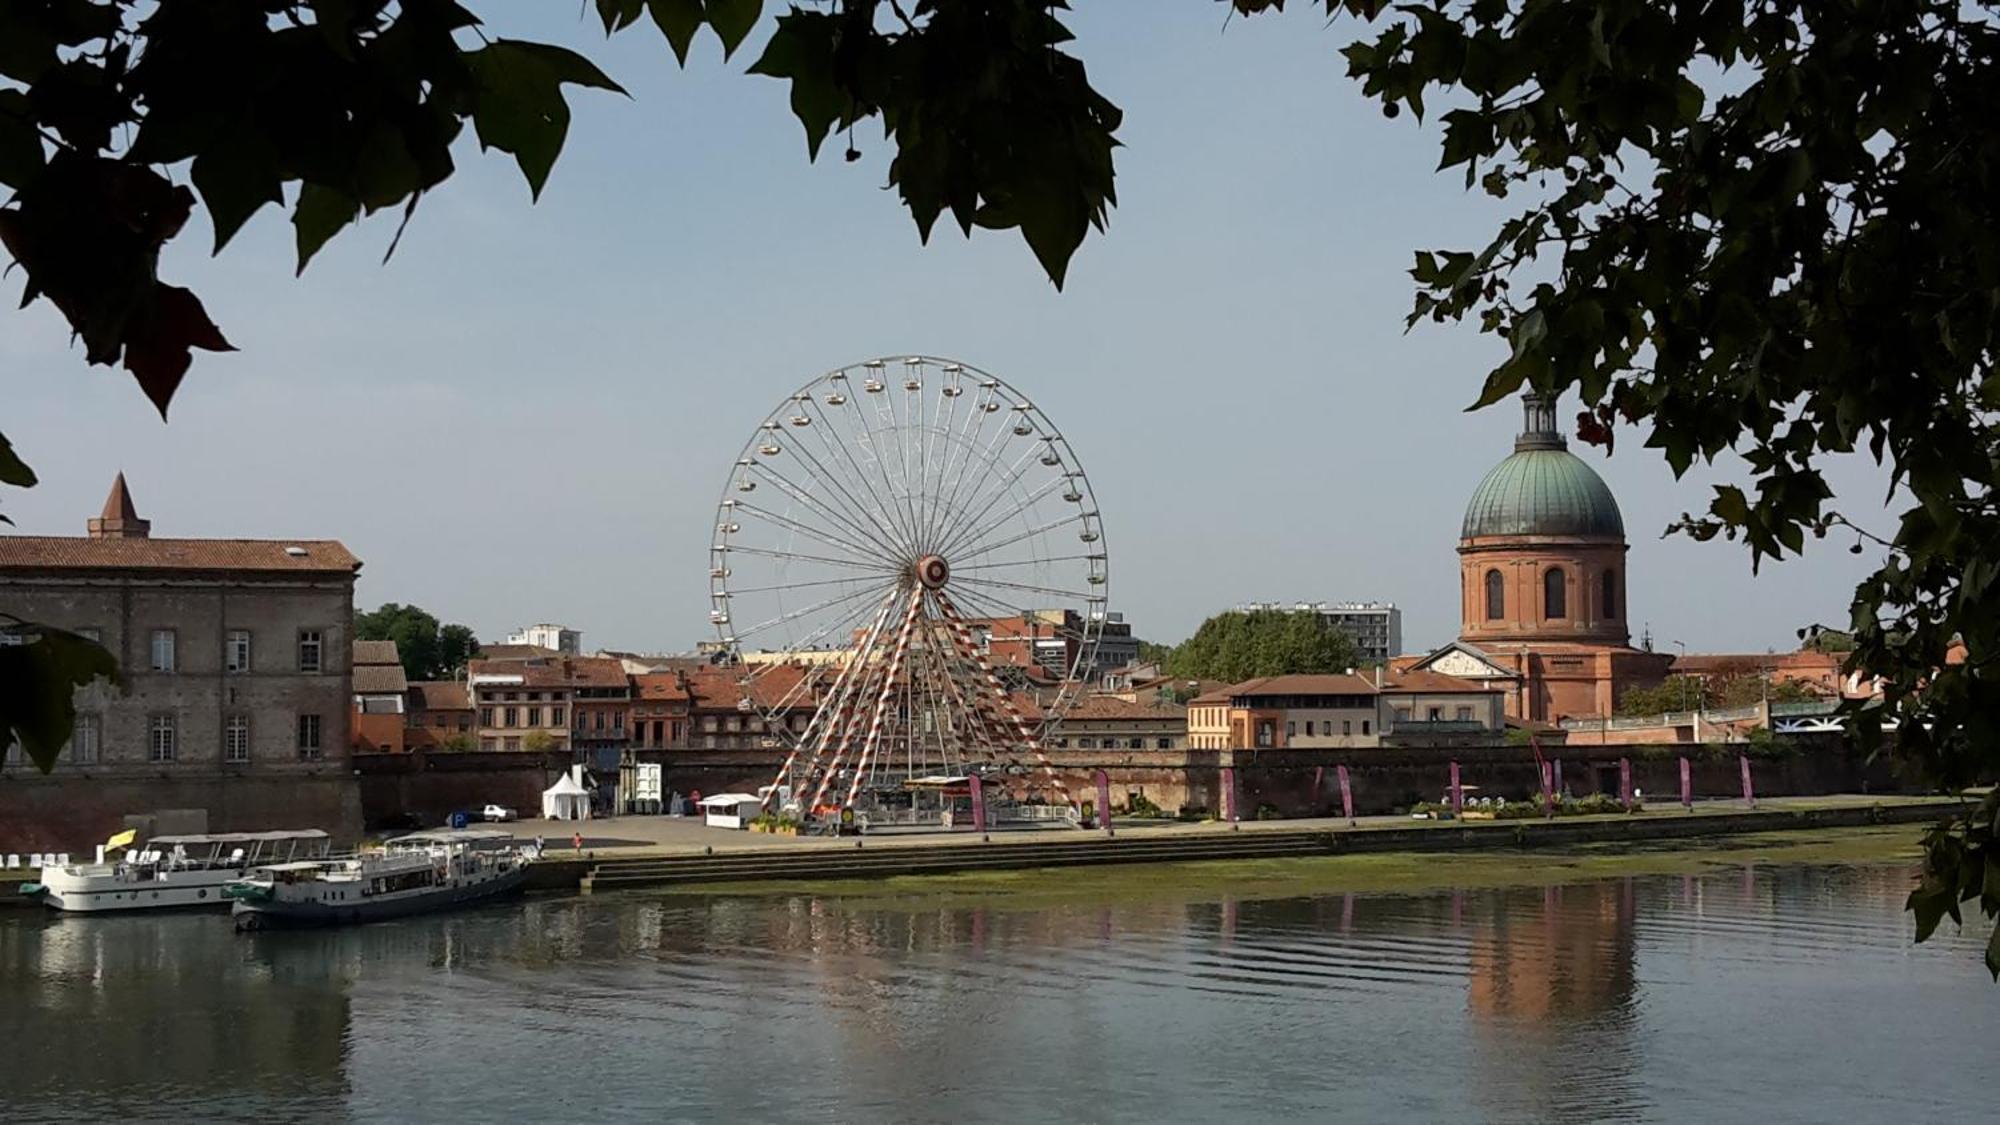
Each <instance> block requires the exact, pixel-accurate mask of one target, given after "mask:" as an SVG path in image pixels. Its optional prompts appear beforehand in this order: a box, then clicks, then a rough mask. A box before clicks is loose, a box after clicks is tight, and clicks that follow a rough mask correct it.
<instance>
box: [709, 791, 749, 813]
mask: <svg viewBox="0 0 2000 1125" xmlns="http://www.w3.org/2000/svg"><path fill="white" fill-rule="evenodd" d="M757 801H758V797H757V795H756V794H755V793H717V794H716V795H715V796H713V797H703V798H702V799H701V800H699V801H696V802H695V804H696V805H697V806H699V807H701V808H704V809H709V808H717V807H720V806H723V805H753V804H756V803H757Z"/></svg>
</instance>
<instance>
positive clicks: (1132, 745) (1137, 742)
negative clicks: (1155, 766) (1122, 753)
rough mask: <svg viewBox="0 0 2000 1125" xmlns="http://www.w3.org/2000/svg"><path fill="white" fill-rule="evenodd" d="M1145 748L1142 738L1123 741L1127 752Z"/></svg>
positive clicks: (1144, 741)
mask: <svg viewBox="0 0 2000 1125" xmlns="http://www.w3.org/2000/svg"><path fill="white" fill-rule="evenodd" d="M1145 748H1146V740H1145V739H1143V738H1128V739H1126V740H1125V749H1127V750H1144V749H1145Z"/></svg>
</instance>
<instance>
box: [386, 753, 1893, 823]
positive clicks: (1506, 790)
mask: <svg viewBox="0 0 2000 1125" xmlns="http://www.w3.org/2000/svg"><path fill="white" fill-rule="evenodd" d="M1787 745H1793V746H1796V749H1795V750H1793V752H1790V753H1786V754H1783V755H1781V756H1778V757H1771V758H1759V759H1754V760H1753V761H1752V764H1751V768H1752V773H1753V775H1754V776H1755V779H1756V785H1757V792H1758V793H1759V794H1760V795H1763V796H1788V795H1789V796H1809V795H1814V794H1821V793H1855V792H1876V793H1893V792H1898V791H1900V789H1901V787H1900V786H1899V785H1898V783H1897V779H1896V778H1895V776H1894V775H1893V774H1892V773H1891V772H1890V771H1889V770H1888V768H1887V767H1886V766H1883V765H1881V764H1879V763H1878V764H1874V765H1871V764H1869V763H1868V762H1867V761H1866V760H1865V758H1864V757H1863V756H1862V755H1859V754H1856V753H1855V752H1853V751H1852V750H1851V749H1849V748H1848V747H1847V746H1846V745H1845V743H1844V742H1843V741H1842V740H1841V739H1839V738H1838V737H1829V738H1826V739H1824V740H1819V741H1812V740H1804V739H1801V740H1797V741H1796V742H1795V743H1789V744H1787ZM1738 749H1740V747H1736V746H1726V747H1712V748H1705V747H1700V746H1684V747H1683V746H1675V747H1660V746H1623V747H1621V746H1609V747H1596V746H1592V747H1573V746H1572V747H1564V748H1560V749H1557V748H1551V750H1550V751H1549V752H1548V756H1549V757H1550V758H1551V759H1555V758H1560V759H1561V760H1562V762H1563V788H1564V789H1565V790H1567V791H1568V792H1570V793H1572V794H1576V795H1582V794H1586V793H1595V792H1614V791H1615V790H1616V787H1617V781H1618V760H1619V759H1620V758H1621V757H1627V758H1630V759H1631V761H1632V777H1633V784H1634V785H1635V786H1636V787H1637V788H1639V789H1640V790H1642V791H1643V792H1645V793H1646V794H1648V795H1649V797H1650V798H1651V799H1653V800H1654V802H1655V803H1659V802H1662V801H1672V800H1676V799H1678V796H1679V793H1680V761H1679V759H1680V756H1681V755H1682V754H1683V753H1685V754H1686V755H1687V756H1688V757H1689V758H1690V760H1691V761H1692V763H1693V772H1694V791H1695V795H1696V796H1697V797H1731V796H1735V795H1737V794H1739V793H1740V792H1741V791H1742V781H1741V777H1740V775H1739V773H1738V766H1737V760H1736V751H1737V750H1738ZM640 756H641V758H643V759H645V760H654V761H659V762H661V763H663V764H664V765H665V767H666V769H665V771H664V774H663V785H664V786H665V788H666V789H667V790H668V791H670V792H678V793H680V794H683V795H686V794H688V793H692V792H700V793H711V794H712V793H727V792H755V791H756V790H757V788H758V787H759V786H761V785H767V784H769V783H770V781H771V778H772V777H773V776H774V775H775V774H776V773H777V770H778V765H779V763H780V762H781V761H782V756H781V755H779V754H776V753H773V752H771V751H768V750H678V751H676V750H668V751H657V752H653V751H648V752H643V753H642V754H641V755H640ZM1054 760H1055V763H1056V767H1057V770H1058V773H1059V774H1060V776H1061V777H1062V778H1063V781H1064V783H1065V784H1067V785H1068V786H1069V787H1070V790H1071V792H1072V793H1073V794H1075V795H1077V796H1079V797H1088V796H1090V794H1091V793H1092V792H1093V791H1094V787H1095V785H1096V781H1095V776H1096V772H1097V771H1098V770H1099V769H1103V770H1105V771H1106V772H1107V773H1108V774H1109V775H1110V777H1111V800H1112V803H1113V804H1114V805H1116V806H1123V805H1124V804H1125V803H1126V801H1127V800H1128V796H1129V794H1132V793H1144V794H1145V795H1146V797H1147V799H1148V800H1150V801H1152V802H1153V803H1154V804H1156V805H1159V806H1160V807H1161V808H1163V809H1165V810H1167V811H1168V812H1173V811H1176V810H1179V809H1183V808H1185V809H1198V810H1205V811H1209V812H1219V811H1220V810H1221V808H1222V769H1223V767H1225V766H1233V767H1234V769H1235V770H1236V777H1237V785H1238V788H1239V792H1240V794H1241V805H1240V806H1239V809H1238V812H1239V814H1240V815H1241V816H1243V817H1245V818H1248V817H1250V816H1253V815H1254V814H1255V812H1256V810H1257V808H1258V807H1259V806H1260V805H1267V804H1268V805H1270V806H1272V807H1273V808H1274V809H1276V810H1277V811H1278V812H1279V813H1281V814H1283V815H1285V816H1313V815H1317V816H1326V815H1331V814H1333V813H1335V812H1337V811H1338V809H1339V805H1340V790H1339V786H1338V783H1337V781H1336V774H1335V767H1336V766H1338V765H1346V766H1347V768H1348V772H1349V779H1350V782H1351V784H1352V786H1353V789H1354V804H1355V811H1356V812H1358V813H1362V814H1369V813H1386V812H1390V811H1392V810H1395V809H1398V808H1403V807H1407V806H1408V805H1409V804H1411V803H1412V802H1414V801H1433V800H1437V799H1439V797H1440V796H1442V794H1443V793H1444V789H1445V786H1446V783H1447V778H1448V776H1449V771H1450V763H1451V762H1453V761H1457V762H1458V763H1459V769H1460V776H1461V779H1462V780H1463V782H1464V784H1466V785H1469V786H1477V787H1478V793H1479V795H1481V796H1496V797H1506V798H1507V799H1508V800H1518V799H1523V798H1526V797H1529V796H1530V795H1532V794H1533V793H1534V792H1536V789H1537V786H1538V782H1537V780H1536V777H1537V775H1536V768H1535V759H1534V756H1533V754H1532V752H1530V751H1529V750H1528V749H1527V748H1525V747H1514V746H1505V747H1500V746H1488V747H1461V748H1453V749H1431V748H1426V749H1382V750H1264V751H1258V752H1255V753H1253V752H1251V751H1247V750H1243V751H1216V750H1162V751H1129V752H1124V751H1104V752H1096V753H1092V752H1089V751H1082V752H1077V751H1069V752H1063V753H1059V754H1058V755H1057V756H1056V757H1055V759H1054ZM568 763H569V757H568V755H567V754H564V753H551V754H547V755H535V754H524V753H505V752H472V753H450V752H444V751H417V752H414V753H408V754H394V755H387V754H383V755H377V754H360V755H356V757H355V766H356V770H357V772H358V774H359V775H360V776H359V779H358V780H359V787H360V793H361V803H362V806H363V809H364V810H365V814H366V818H367V821H368V823H369V825H370V826H378V825H384V824H389V823H393V822H394V821H395V820H396V819H397V818H400V817H404V816H415V817H417V818H418V819H420V820H422V821H423V822H424V823H426V824H431V823H436V822H437V821H438V820H439V819H440V818H442V817H443V816H444V815H445V814H447V813H449V812H451V811H453V810H455V809H476V808H478V807H480V806H482V805H485V804H487V803H489V802H492V803H497V804H503V805H507V806H509V807H511V808H515V809H519V810H521V811H522V812H523V813H526V814H529V815H532V814H533V813H534V811H535V810H537V809H539V807H540V804H541V792H542V790H543V789H545V788H547V787H548V786H549V785H550V784H551V783H552V782H553V781H554V780H555V778H556V776H557V774H558V773H560V772H561V771H562V770H563V769H564V768H566V767H567V765H568ZM1042 776H1043V775H1042V774H1041V773H1040V772H1039V771H1033V772H1031V774H1030V776H1029V777H1028V778H1025V779H1023V780H1024V781H1028V782H1034V783H1037V784H1044V783H1043V782H1042Z"/></svg>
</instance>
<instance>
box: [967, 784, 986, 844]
mask: <svg viewBox="0 0 2000 1125" xmlns="http://www.w3.org/2000/svg"><path fill="white" fill-rule="evenodd" d="M966 780H968V781H969V782H971V784H972V830H973V831H974V832H977V833H979V834H980V835H981V836H984V835H986V786H985V785H983V784H982V783H981V782H980V780H979V775H978V774H976V773H975V774H973V775H972V776H971V777H970V778H967V779H966Z"/></svg>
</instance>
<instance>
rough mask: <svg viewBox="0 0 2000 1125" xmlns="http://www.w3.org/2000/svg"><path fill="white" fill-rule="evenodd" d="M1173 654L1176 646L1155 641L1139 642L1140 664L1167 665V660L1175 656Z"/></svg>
mask: <svg viewBox="0 0 2000 1125" xmlns="http://www.w3.org/2000/svg"><path fill="white" fill-rule="evenodd" d="M1173 654H1174V646H1172V645H1163V644H1159V643H1157V642H1155V641H1140V642H1139V663H1141V664H1165V663H1166V662H1167V659H1168V658H1169V657H1171V656H1173Z"/></svg>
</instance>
